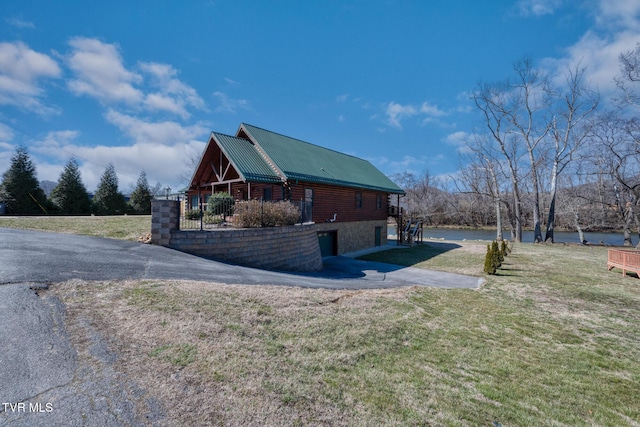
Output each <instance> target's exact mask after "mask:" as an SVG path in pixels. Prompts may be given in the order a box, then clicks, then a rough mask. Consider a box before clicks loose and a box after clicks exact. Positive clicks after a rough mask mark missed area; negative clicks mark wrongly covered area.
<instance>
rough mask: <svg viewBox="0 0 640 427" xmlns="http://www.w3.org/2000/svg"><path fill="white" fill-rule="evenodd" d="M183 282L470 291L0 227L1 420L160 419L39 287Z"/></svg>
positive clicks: (434, 277) (404, 275)
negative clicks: (266, 267) (256, 265)
mask: <svg viewBox="0 0 640 427" xmlns="http://www.w3.org/2000/svg"><path fill="white" fill-rule="evenodd" d="M73 278H78V279H83V280H89V281H91V280H121V279H187V280H203V281H212V282H217V283H232V284H233V283H235V284H246V285H254V284H271V285H282V286H306V287H321V288H330V289H368V288H382V287H394V286H409V285H422V286H438V287H445V288H475V287H477V286H479V284H480V281H479V279H478V278H476V277H468V276H461V275H455V274H447V273H439V272H432V271H426V270H422V269H415V268H403V267H399V266H396V265H391V264H384V263H373V262H365V261H359V260H354V259H351V258H346V257H334V258H330V259H327V260H326V262H325V270H324V271H323V272H322V273H315V274H289V273H282V272H270V271H262V270H257V269H252V268H245V267H239V266H235V265H229V264H224V263H220V262H216V261H210V260H206V259H203V258H199V257H196V256H192V255H188V254H184V253H181V252H177V251H173V250H170V249H167V248H163V247H158V246H150V245H144V244H139V243H134V242H127V241H121V240H111V239H102V238H95V237H84V236H74V235H66V234H56V233H46V232H35V231H24V230H13V229H3V228H0V324H1V325H3V333H2V335H1V339H0V379H2V382H1V385H0V425H9V426H30V427H31V426H51V425H65V426H84V425H101V426H121V425H164V424H165V419H164V413H165V409H164V408H162V406H161V405H160V404H159V403H158V402H157V401H156V400H155V399H154V397H153V394H152V393H150V392H148V391H146V390H143V389H141V388H140V387H138V386H137V385H136V383H135V380H134V379H131V378H123V377H122V375H121V374H120V373H119V372H117V371H116V370H114V369H113V367H112V364H113V363H114V361H115V360H116V359H117V357H118V355H116V354H113V353H111V352H110V350H109V349H108V347H107V346H106V345H105V340H104V339H103V337H101V336H100V335H99V333H98V332H97V331H95V330H93V328H92V327H91V325H89V324H86V325H84V326H83V329H82V330H83V332H82V334H83V339H84V340H85V341H86V342H87V343H88V344H87V347H88V349H89V357H79V353H78V352H77V351H76V349H75V348H74V347H73V345H71V343H70V340H69V336H68V335H67V330H66V328H65V325H64V310H65V307H64V306H63V305H62V303H61V302H60V301H59V300H58V299H57V298H55V297H52V296H49V295H47V293H46V292H43V288H46V284H48V283H56V282H62V281H66V280H69V279H73Z"/></svg>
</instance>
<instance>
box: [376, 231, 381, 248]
mask: <svg viewBox="0 0 640 427" xmlns="http://www.w3.org/2000/svg"><path fill="white" fill-rule="evenodd" d="M375 233H376V234H375V243H376V246H380V245H381V244H382V242H381V240H382V239H381V236H382V227H376V231H375Z"/></svg>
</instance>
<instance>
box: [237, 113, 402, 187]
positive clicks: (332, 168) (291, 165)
mask: <svg viewBox="0 0 640 427" xmlns="http://www.w3.org/2000/svg"><path fill="white" fill-rule="evenodd" d="M241 129H244V131H245V132H246V133H247V134H248V135H249V137H250V138H251V139H252V140H253V141H255V142H256V143H257V144H258V146H259V147H260V148H261V149H262V150H263V152H264V153H265V154H266V155H267V156H268V157H269V159H270V160H271V161H273V163H274V164H275V166H276V167H277V168H278V169H280V170H281V171H282V172H283V173H284V174H285V175H286V176H285V178H286V179H288V180H290V181H292V180H300V181H306V182H315V183H321V184H331V185H340V186H344V187H353V188H362V189H369V190H376V191H384V192H386V193H393V194H404V191H403V190H402V189H401V188H400V187H398V186H397V185H396V184H395V183H394V182H393V181H391V180H390V179H389V178H387V177H386V176H385V175H384V174H383V173H382V172H380V171H379V170H378V169H377V168H376V167H375V166H373V165H372V164H371V163H369V162H368V161H366V160H363V159H360V158H358V157H354V156H350V155H348V154H344V153H340V152H337V151H334V150H330V149H328V148H324V147H320V146H318V145H314V144H310V143H308V142H304V141H301V140H299V139H295V138H291V137H288V136H285V135H280V134H278V133H275V132H270V131H268V130H265V129H261V128H259V127H256V126H252V125H249V124H246V123H243V124H242V125H241ZM236 139H242V138H236ZM261 158H262V157H261ZM263 162H265V166H267V167H269V166H268V165H267V163H266V159H263Z"/></svg>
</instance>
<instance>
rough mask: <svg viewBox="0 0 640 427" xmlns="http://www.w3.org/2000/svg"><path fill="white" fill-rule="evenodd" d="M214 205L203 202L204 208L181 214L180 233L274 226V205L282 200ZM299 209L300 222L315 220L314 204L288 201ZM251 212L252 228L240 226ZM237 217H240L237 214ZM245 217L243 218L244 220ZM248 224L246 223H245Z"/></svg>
mask: <svg viewBox="0 0 640 427" xmlns="http://www.w3.org/2000/svg"><path fill="white" fill-rule="evenodd" d="M215 203H216V204H215V206H213V205H212V204H211V203H203V204H202V205H201V208H200V207H199V208H197V209H185V210H184V211H183V212H181V214H180V229H181V230H210V229H216V228H221V227H229V226H235V227H243V226H245V227H246V226H248V227H272V226H274V225H272V224H273V218H272V217H273V212H274V209H272V206H273V205H275V204H278V203H282V201H266V200H262V199H260V200H251V201H234V200H230V201H223V202H220V201H216V202H215ZM289 203H290V204H291V205H293V206H294V207H295V208H296V209H297V210H298V212H297V214H296V215H297V221H296V222H297V223H309V222H312V221H313V206H312V202H309V201H304V200H301V201H299V202H289ZM248 209H251V210H252V212H251V214H252V218H251V220H250V221H249V222H250V225H246V224H245V225H243V224H241V223H240V217H242V215H241V214H242V213H246V211H247V210H248ZM236 214H238V215H236ZM243 218H244V217H243ZM245 222H246V221H245Z"/></svg>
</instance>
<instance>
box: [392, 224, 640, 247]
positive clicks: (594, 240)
mask: <svg viewBox="0 0 640 427" xmlns="http://www.w3.org/2000/svg"><path fill="white" fill-rule="evenodd" d="M388 232H389V238H393V239H395V238H396V227H395V226H394V225H389V228H388ZM422 234H423V235H424V238H425V239H429V238H434V239H444V240H495V239H496V232H495V230H467V229H449V228H431V227H429V228H424V229H423V232H422ZM502 235H503V237H504V238H505V239H511V233H510V232H509V231H503V232H502ZM542 236H543V237H544V230H543V232H542ZM631 237H632V239H633V243H634V245H635V244H637V243H638V236H637V235H635V236H634V235H632V236H631ZM584 238H585V239H586V240H587V241H588V242H589V243H591V244H596V245H597V244H600V242H603V243H604V244H605V245H616V246H622V244H623V243H624V235H623V234H622V233H584ZM522 241H523V242H524V243H532V242H533V231H523V232H522ZM554 241H555V242H556V243H580V239H579V238H578V233H577V232H567V231H556V232H554Z"/></svg>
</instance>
